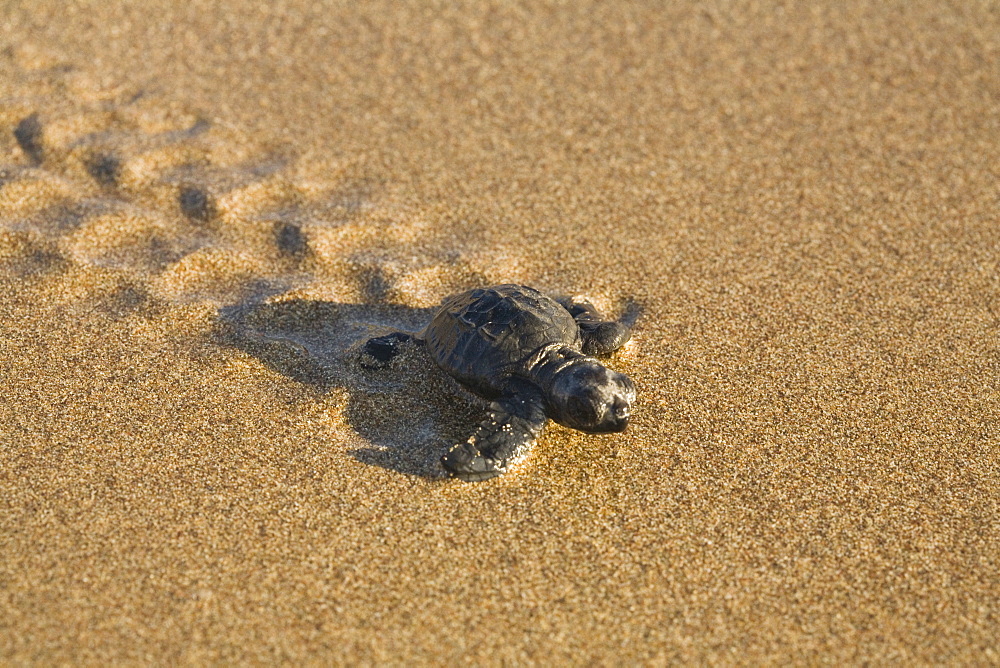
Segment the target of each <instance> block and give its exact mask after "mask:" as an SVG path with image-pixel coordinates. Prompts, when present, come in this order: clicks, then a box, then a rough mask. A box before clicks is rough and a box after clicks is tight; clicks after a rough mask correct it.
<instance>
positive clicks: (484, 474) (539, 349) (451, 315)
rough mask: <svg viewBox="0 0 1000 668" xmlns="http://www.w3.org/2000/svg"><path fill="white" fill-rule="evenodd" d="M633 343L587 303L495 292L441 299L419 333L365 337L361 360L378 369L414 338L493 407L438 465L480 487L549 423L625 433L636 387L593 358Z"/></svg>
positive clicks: (501, 288)
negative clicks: (442, 300)
mask: <svg viewBox="0 0 1000 668" xmlns="http://www.w3.org/2000/svg"><path fill="white" fill-rule="evenodd" d="M630 335H631V331H630V329H629V327H628V326H626V325H625V324H623V323H621V322H615V321H610V320H605V319H604V318H602V317H601V315H600V314H599V313H598V312H597V310H596V309H595V308H594V307H593V306H592V305H591V304H590V303H589V302H586V301H576V300H573V299H553V298H551V297H548V296H546V295H544V294H542V293H541V292H539V291H537V290H534V289H532V288H529V287H525V286H523V285H498V286H495V287H491V288H479V289H475V290H470V291H468V292H463V293H461V294H457V295H454V296H452V297H448V298H447V299H445V300H444V302H443V303H442V304H441V306H440V308H439V309H438V311H437V313H436V314H435V315H434V317H433V319H432V320H431V322H430V324H429V325H427V327H426V328H425V329H424V330H423V331H422V332H421V333H419V334H416V335H413V334H406V333H402V332H394V333H392V334H388V335H386V336H380V337H377V338H374V339H370V340H369V341H368V342H366V343H365V345H364V347H363V349H362V361H363V362H364V363H365V364H366V365H367V366H385V365H387V364H388V363H389V362H390V361H391V360H392V358H393V357H395V356H396V355H397V354H398V353H399V352H400V350H401V346H402V344H404V343H406V342H407V341H410V340H413V341H416V342H418V343H422V344H423V345H424V346H425V347H426V348H427V350H428V352H429V353H430V354H431V356H432V357H433V358H434V361H435V362H437V364H438V366H440V367H441V368H442V369H443V370H444V371H445V372H447V373H448V374H449V375H450V376H452V377H453V378H454V379H455V380H457V381H458V382H459V383H461V384H462V385H463V386H465V387H466V388H468V389H469V390H470V391H472V392H473V393H475V394H477V395H479V396H480V397H483V398H484V399H487V400H488V401H490V402H491V405H490V414H489V416H488V417H487V418H486V419H485V420H484V421H483V422H482V423H481V424H480V425H479V428H478V429H477V430H476V432H475V433H474V434H473V435H472V436H471V437H470V438H469V440H468V441H466V442H465V443H459V444H458V445H456V446H454V447H452V448H451V450H449V451H448V453H447V454H446V455H444V457H442V458H441V463H442V464H443V465H444V468H445V469H446V470H447V471H448V472H449V473H450V474H451V475H453V476H455V477H457V478H461V479H462V480H467V481H475V480H486V479H489V478H492V477H494V476H498V475H500V474H501V473H504V472H506V471H507V469H508V467H509V466H510V465H511V464H513V463H514V462H516V461H517V460H518V459H520V458H522V457H523V456H524V455H525V454H526V453H527V451H528V448H529V447H530V446H531V444H532V443H533V442H534V441H535V439H536V438H538V436H539V434H540V433H541V431H542V428H543V427H544V426H545V422H546V419H548V418H551V419H553V420H555V421H556V422H558V423H559V424H562V425H565V426H567V427H571V428H573V429H579V430H580V431H585V432H588V433H605V432H616V431H622V430H624V429H625V427H626V425H627V424H628V419H629V415H630V411H631V408H632V403H633V402H634V401H635V385H634V384H633V383H632V381H631V379H629V377H628V376H626V375H624V374H621V373H618V372H616V371H612V370H610V369H608V368H607V367H605V366H604V365H603V364H601V363H600V362H599V361H598V360H596V359H594V357H592V356H595V355H597V356H602V355H608V354H610V353H612V352H614V351H615V350H618V349H619V348H620V347H621V346H622V345H623V344H624V343H625V342H626V341H628V339H629V336H630Z"/></svg>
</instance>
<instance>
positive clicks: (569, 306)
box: [557, 298, 632, 357]
mask: <svg viewBox="0 0 1000 668" xmlns="http://www.w3.org/2000/svg"><path fill="white" fill-rule="evenodd" d="M557 301H558V302H559V304H560V305H561V306H562V307H563V308H565V309H566V310H567V311H569V314H570V315H571V316H573V319H574V320H575V321H576V324H577V326H578V327H579V328H580V336H581V337H582V338H583V347H582V350H583V353H584V354H585V355H597V356H600V357H603V356H605V355H610V354H611V353H613V352H615V351H616V350H618V349H619V348H621V347H622V346H624V345H625V344H626V343H627V342H628V340H629V339H630V338H632V328H631V327H629V326H628V325H626V324H625V323H623V322H618V321H616V320H607V319H605V318H604V316H602V315H601V314H600V312H599V311H598V310H597V309H596V308H594V305H593V304H591V303H590V302H588V301H577V300H575V299H570V298H560V299H558V300H557Z"/></svg>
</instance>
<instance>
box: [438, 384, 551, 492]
mask: <svg viewBox="0 0 1000 668" xmlns="http://www.w3.org/2000/svg"><path fill="white" fill-rule="evenodd" d="M545 420H546V417H545V408H544V403H543V401H542V397H541V393H540V392H539V391H538V390H535V389H534V388H531V390H530V391H520V392H518V393H517V394H511V395H509V396H505V397H503V398H501V399H498V400H497V401H494V402H493V404H492V405H491V406H490V414H489V416H488V417H487V418H486V419H485V420H483V421H482V423H480V425H479V429H477V430H476V433H475V434H473V435H472V437H471V438H470V439H469V440H468V441H466V442H465V443H459V444H458V445H456V446H454V447H453V448H452V449H451V450H449V451H448V454H446V455H445V456H444V457H442V458H441V464H442V465H443V466H444V468H445V470H447V471H448V473H450V474H451V475H452V476H454V477H456V478H459V479H461V480H464V481H466V482H478V481H480V480H489V479H490V478H495V477H496V476H498V475H501V474H503V473H506V472H507V469H508V467H509V466H510V465H511V464H513V463H514V462H516V461H517V460H519V459H520V458H521V457H523V456H524V455H525V454H527V452H528V449H529V448H530V447H531V444H532V443H534V442H535V439H537V438H538V436H539V434H541V433H542V427H544V426H545Z"/></svg>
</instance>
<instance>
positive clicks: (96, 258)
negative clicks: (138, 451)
mask: <svg viewBox="0 0 1000 668" xmlns="http://www.w3.org/2000/svg"><path fill="white" fill-rule="evenodd" d="M0 75H3V77H4V79H3V83H0V281H5V282H9V284H11V285H13V286H14V289H15V290H17V291H24V290H32V289H34V288H38V289H39V290H40V292H39V293H38V294H41V295H44V296H43V297H42V298H43V299H46V300H50V299H57V300H60V301H61V302H63V303H64V304H65V305H67V306H68V307H70V309H71V312H76V311H75V310H74V309H77V308H81V307H82V309H83V310H84V311H87V310H93V309H99V310H100V311H102V312H103V313H104V314H105V315H110V317H112V318H113V319H116V320H118V319H122V318H133V319H134V320H135V322H136V323H138V324H137V325H136V326H135V327H133V328H132V331H133V332H134V333H135V334H136V335H139V336H154V337H157V338H159V337H163V336H173V334H176V333H177V332H180V331H184V332H187V333H192V332H190V327H191V324H190V323H191V322H192V318H191V317H190V313H191V311H192V309H193V310H194V311H195V312H200V313H201V314H202V316H200V317H194V318H193V322H194V323H195V325H194V326H195V329H196V331H195V332H193V334H195V335H196V336H200V337H205V336H208V337H212V338H214V339H215V340H217V341H221V342H223V343H225V344H228V345H233V346H235V347H237V348H239V349H241V350H243V351H244V352H246V353H249V354H250V355H252V356H254V357H256V358H257V359H258V360H260V361H261V362H262V363H264V364H265V365H267V366H269V367H270V368H272V369H273V370H276V371H278V372H280V373H282V374H283V375H286V376H289V377H291V378H294V379H296V380H298V381H300V382H304V383H308V384H310V385H312V386H314V387H317V388H319V389H320V390H321V391H324V392H325V391H326V390H329V389H332V388H336V387H341V388H344V389H346V390H348V400H347V405H346V406H345V415H346V417H347V419H348V422H349V423H350V424H352V425H353V426H354V427H355V428H356V429H357V431H358V432H359V433H360V434H361V435H362V436H363V437H364V438H365V439H366V440H368V441H369V442H370V443H371V444H372V446H373V447H372V448H362V449H358V450H354V451H352V454H353V455H354V456H355V458H357V459H358V460H360V461H363V462H366V463H370V464H375V465H379V466H382V467H385V468H390V469H394V470H399V471H404V472H408V473H415V474H419V475H428V476H434V475H438V474H439V472H438V471H437V468H436V462H437V459H438V457H439V456H440V454H441V451H442V450H441V447H442V443H443V442H444V441H448V440H452V439H454V438H464V430H465V429H466V427H467V424H469V422H470V419H473V418H472V417H470V412H474V411H475V410H476V408H475V407H474V406H473V405H472V404H470V403H469V402H466V401H463V400H456V399H454V398H453V397H452V396H451V392H450V391H445V389H444V388H443V387H441V384H442V383H446V382H447V380H446V379H444V380H442V379H437V380H434V379H431V380H428V375H429V374H430V375H433V373H434V371H435V370H434V369H432V368H431V367H432V365H431V363H430V362H429V361H428V360H424V359H422V358H421V357H420V356H419V355H416V356H410V359H409V360H408V363H409V364H410V367H409V368H402V367H400V368H398V369H396V370H395V372H394V373H395V375H391V374H382V376H379V377H376V378H368V377H365V376H364V375H363V374H362V373H360V372H358V370H356V369H352V367H351V364H350V360H349V359H348V358H349V356H350V354H351V351H352V350H353V349H354V347H356V345H358V343H359V342H360V341H363V340H365V339H366V338H367V337H368V336H370V335H374V334H375V333H380V332H384V331H386V330H388V329H395V328H399V327H403V328H406V327H413V326H415V323H416V320H415V318H417V319H419V317H422V316H424V315H426V313H425V311H423V310H422V309H424V308H426V307H428V306H431V305H433V304H436V303H437V302H438V301H439V300H440V298H441V297H442V296H444V295H447V294H450V293H453V292H457V291H460V290H463V289H466V288H468V287H471V286H473V285H477V284H482V283H486V282H494V281H496V280H498V279H499V278H500V275H499V272H500V271H507V270H508V268H509V266H510V263H509V261H505V259H504V258H503V257H496V256H492V254H491V253H489V252H486V251H477V253H478V254H469V253H468V251H467V250H463V249H462V248H461V247H458V246H452V247H448V246H447V245H445V246H443V247H442V246H441V245H440V244H436V243H431V242H428V241H427V238H426V237H427V235H426V232H427V231H428V227H427V223H426V222H425V218H426V217H425V216H421V215H413V211H412V210H411V209H410V208H407V206H406V205H405V204H398V202H399V201H400V198H398V197H397V198H390V197H383V194H384V189H385V188H386V184H385V183H383V182H382V181H380V180H379V179H378V178H376V177H373V176H372V175H371V174H368V173H366V172H365V168H364V165H363V164H361V163H360V162H359V161H356V162H352V161H350V160H340V161H337V160H329V159H324V158H321V157H317V156H315V155H306V156H301V155H296V154H295V152H294V151H293V150H292V149H291V148H290V147H289V146H287V145H268V144H265V143H262V142H260V141H257V140H256V139H255V138H254V137H253V136H251V135H249V134H248V133H246V132H243V131H241V130H240V129H238V128H233V127H229V126H226V125H224V124H222V123H219V122H217V121H214V120H212V119H209V118H207V117H206V116H204V115H202V114H199V113H197V112H194V111H191V110H188V109H184V108H179V107H178V105H176V104H174V103H173V102H172V101H171V100H170V99H169V98H167V97H165V96H164V95H161V94H159V93H158V92H156V91H138V90H122V89H105V88H101V87H100V86H99V85H97V84H96V83H95V82H93V81H90V80H88V79H87V78H86V76H85V75H83V74H81V73H80V72H79V71H77V70H75V69H73V68H71V67H67V66H63V65H60V64H58V63H54V64H53V63H49V64H46V65H44V66H40V65H39V64H38V63H37V62H36V63H30V64H27V65H26V64H25V63H19V62H18V59H17V58H16V57H15V56H14V55H12V54H11V53H9V52H0ZM74 317H75V316H74ZM151 323H152V324H151ZM220 333H221V336H220ZM437 381H440V382H437ZM403 385H405V386H406V388H403V387H402V386H403ZM386 390H389V393H387V392H386ZM401 397H402V398H404V399H405V400H401ZM442 397H446V398H447V400H445V399H442ZM442 402H444V403H442ZM373 415H375V416H377V417H378V419H373V417H372V416H373ZM445 444H446V445H447V444H450V443H445Z"/></svg>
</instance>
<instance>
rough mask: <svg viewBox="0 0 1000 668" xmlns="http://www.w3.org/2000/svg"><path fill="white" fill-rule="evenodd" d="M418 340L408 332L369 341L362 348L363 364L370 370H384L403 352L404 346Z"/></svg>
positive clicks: (394, 333) (377, 337) (378, 337)
mask: <svg viewBox="0 0 1000 668" xmlns="http://www.w3.org/2000/svg"><path fill="white" fill-rule="evenodd" d="M416 340H417V339H416V337H414V336H413V335H412V334H407V333H406V332H393V333H391V334H386V335H385V336H376V337H375V338H374V339H368V341H366V342H365V345H364V346H362V348H361V364H362V366H365V367H368V368H369V369H383V368H385V367H387V366H389V363H390V362H392V360H393V359H395V358H396V357H397V356H398V355H399V354H400V353H401V352H403V346H405V345H406V344H408V343H411V342H414V341H416Z"/></svg>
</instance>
